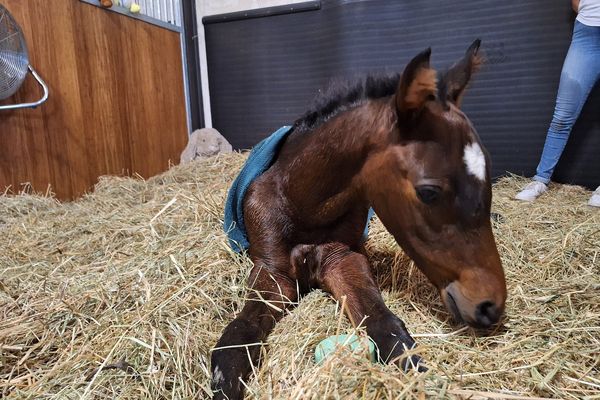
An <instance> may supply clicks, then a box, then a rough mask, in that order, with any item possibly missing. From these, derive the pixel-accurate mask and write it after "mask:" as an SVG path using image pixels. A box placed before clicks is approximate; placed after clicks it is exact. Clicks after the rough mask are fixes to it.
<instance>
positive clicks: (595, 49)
mask: <svg viewBox="0 0 600 400" xmlns="http://www.w3.org/2000/svg"><path fill="white" fill-rule="evenodd" d="M598 78H600V27H598V26H587V25H584V24H582V23H581V22H579V21H575V28H574V29H573V38H572V39H571V46H570V47H569V52H568V53H567V57H566V58H565V62H564V64H563V68H562V72H561V74H560V84H559V86H558V94H557V96H556V106H555V108H554V115H553V116H552V122H551V123H550V128H549V129H548V134H547V135H546V143H545V144H544V150H543V151H542V157H541V159H540V163H539V165H538V167H537V170H536V175H535V176H534V177H533V179H534V180H536V181H540V182H543V183H548V182H550V178H551V177H552V173H553V172H554V168H555V167H556V164H557V163H558V159H559V158H560V156H561V154H562V152H563V150H564V148H565V145H566V144H567V139H568V138H569V134H570V133H571V128H573V125H574V124H575V121H576V120H577V117H578V116H579V113H580V112H581V109H582V108H583V105H584V104H585V101H586V99H587V97H588V95H589V94H590V92H591V90H592V89H593V87H594V85H595V84H596V82H597V81H598Z"/></svg>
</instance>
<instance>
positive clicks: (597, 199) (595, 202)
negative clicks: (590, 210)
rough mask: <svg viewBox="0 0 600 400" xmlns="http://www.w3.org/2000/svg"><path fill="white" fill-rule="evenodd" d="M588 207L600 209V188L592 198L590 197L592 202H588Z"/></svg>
mask: <svg viewBox="0 0 600 400" xmlns="http://www.w3.org/2000/svg"><path fill="white" fill-rule="evenodd" d="M588 206H592V207H600V186H598V187H597V188H596V190H594V193H592V197H590V201H588Z"/></svg>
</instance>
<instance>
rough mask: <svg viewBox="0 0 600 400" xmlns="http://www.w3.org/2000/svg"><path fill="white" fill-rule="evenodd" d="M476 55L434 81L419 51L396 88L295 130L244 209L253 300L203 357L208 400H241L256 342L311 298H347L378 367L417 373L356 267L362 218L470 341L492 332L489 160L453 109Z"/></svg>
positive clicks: (502, 291)
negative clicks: (209, 376) (415, 271)
mask: <svg viewBox="0 0 600 400" xmlns="http://www.w3.org/2000/svg"><path fill="white" fill-rule="evenodd" d="M479 45H480V41H479V40H477V41H475V42H474V43H473V44H472V45H471V46H470V47H469V49H468V50H467V52H466V54H465V56H464V57H463V58H462V59H461V60H460V61H459V62H457V63H456V64H455V65H454V66H453V67H451V68H450V69H449V70H448V71H447V72H445V73H443V74H439V75H438V74H437V73H436V71H434V70H433V69H432V68H430V65H429V58H430V54H431V50H430V49H428V50H426V51H423V52H422V53H420V54H418V55H417V56H416V57H415V58H413V59H412V60H411V61H410V62H409V63H408V65H407V66H406V68H405V69H404V71H403V73H402V75H401V76H400V77H398V76H396V77H391V78H385V79H379V80H378V79H373V78H368V79H367V80H366V81H364V82H362V83H360V84H359V85H358V86H356V87H353V88H350V89H349V90H348V91H346V92H345V94H343V95H339V94H338V95H336V96H332V97H331V98H330V99H329V100H328V101H326V102H324V103H323V104H322V105H321V106H320V107H319V108H317V109H316V110H314V111H311V112H309V113H307V114H306V115H305V116H304V117H303V118H301V119H300V120H298V121H297V122H296V123H295V125H294V127H293V132H292V134H291V135H290V136H289V137H288V138H287V140H286V142H285V143H284V145H283V146H282V148H281V150H280V153H279V155H278V157H277V160H276V161H275V162H274V164H273V165H272V166H271V167H270V168H269V169H268V170H267V171H266V172H265V173H264V174H263V175H261V176H260V177H259V178H257V179H256V180H255V181H254V182H253V183H252V185H251V186H250V188H249V190H248V192H247V194H246V197H245V199H244V222H245V225H246V230H247V233H248V239H249V242H250V248H249V255H250V257H251V258H252V261H253V263H254V268H253V269H252V271H251V274H250V279H249V287H250V289H251V290H250V291H249V294H248V296H249V299H248V300H247V302H246V304H245V305H244V307H243V309H242V311H241V312H240V313H239V314H238V316H237V317H236V318H235V319H234V320H233V321H232V322H231V323H230V324H229V325H228V326H227V327H226V329H225V331H224V332H223V335H222V337H221V339H220V340H219V342H218V343H217V345H216V347H215V349H214V350H213V353H212V373H213V381H212V387H213V390H214V398H215V399H225V398H228V399H241V398H243V384H242V380H244V379H246V378H247V377H248V374H249V373H250V371H251V369H252V364H254V363H257V362H258V358H259V354H260V343H261V342H262V341H264V340H265V339H266V337H267V335H268V334H269V333H270V332H271V330H272V329H273V327H274V325H275V323H276V322H277V320H279V319H280V318H281V317H282V316H283V315H284V313H285V312H286V310H289V309H290V308H291V307H292V306H293V304H294V303H296V302H297V300H298V298H299V296H300V295H302V294H303V293H306V292H308V291H309V290H311V289H313V288H322V289H323V290H326V291H327V292H329V293H331V294H332V296H333V297H334V298H335V299H340V297H341V296H346V298H347V300H346V304H347V305H348V313H349V318H350V319H351V321H352V323H353V324H358V323H361V322H362V324H363V325H364V326H365V327H366V330H367V333H368V334H369V336H371V338H372V339H373V340H374V342H375V343H376V345H377V347H378V351H379V358H380V360H381V361H388V360H399V362H401V363H403V365H406V364H417V363H418V358H413V359H411V360H406V359H403V357H402V354H403V353H404V351H405V349H406V348H412V347H413V346H414V344H415V342H414V340H413V339H412V338H411V336H410V334H409V333H408V331H407V330H406V328H405V326H404V323H403V322H402V321H401V320H400V319H399V318H398V317H397V316H395V315H394V314H393V313H392V312H391V311H390V310H389V309H388V308H387V307H386V306H385V304H384V302H383V299H382V297H381V294H380V291H379V288H378V287H377V285H376V283H375V280H374V279H373V276H372V273H371V270H370V268H369V263H368V260H367V258H366V257H365V254H364V248H363V229H364V226H365V221H366V218H367V212H368V209H369V207H373V209H374V210H375V212H376V213H377V216H378V217H379V218H380V219H381V221H382V222H383V224H384V225H385V227H386V229H387V230H388V231H389V232H390V233H391V234H392V235H393V236H394V238H395V239H396V241H397V242H398V244H399V245H400V246H401V247H402V249H403V250H404V251H405V252H406V253H407V254H408V255H409V256H410V257H411V258H412V259H413V260H414V261H415V263H416V265H417V266H418V267H419V268H420V269H421V270H422V271H423V272H424V273H425V275H426V276H427V277H428V279H429V280H430V281H431V282H432V283H433V284H434V285H435V286H436V287H437V288H438V289H439V291H440V294H441V297H442V300H443V302H444V304H445V305H446V307H447V308H448V310H449V311H450V312H451V313H452V315H453V316H454V317H455V318H456V319H458V320H460V321H464V322H466V323H467V324H469V325H472V326H475V327H479V328H489V327H491V326H492V325H494V324H495V323H497V322H498V321H499V319H500V317H501V316H502V314H503V312H504V304H505V301H506V284H505V280H504V271H503V269H502V264H501V262H500V257H499V255H498V251H497V248H496V244H495V241H494V236H493V233H492V227H491V223H490V206H491V198H492V190H491V180H490V160H489V155H488V154H487V152H486V151H485V150H484V148H483V145H482V144H481V141H480V139H479V137H478V135H477V133H476V131H475V129H474V127H473V125H472V124H471V122H470V121H469V119H468V118H467V116H466V115H465V114H464V113H463V112H462V111H461V110H460V109H459V107H460V102H461V97H462V94H463V92H464V90H465V88H466V86H467V84H468V83H469V80H470V78H471V74H472V73H473V72H474V71H475V70H476V69H477V67H478V65H479V63H480V60H479V57H478V49H479ZM257 343H258V344H259V345H257ZM413 357H414V356H413Z"/></svg>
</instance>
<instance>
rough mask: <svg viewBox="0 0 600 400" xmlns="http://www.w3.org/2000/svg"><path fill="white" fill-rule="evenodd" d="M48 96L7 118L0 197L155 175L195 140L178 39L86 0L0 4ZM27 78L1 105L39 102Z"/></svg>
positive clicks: (79, 190) (0, 133)
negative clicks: (104, 178)
mask: <svg viewBox="0 0 600 400" xmlns="http://www.w3.org/2000/svg"><path fill="white" fill-rule="evenodd" d="M2 4H3V5H4V6H5V7H6V8H7V9H8V10H9V11H10V13H11V14H12V15H13V17H14V18H15V19H16V20H17V22H18V23H19V25H20V26H21V28H22V29H23V32H24V34H25V38H26V41H27V45H28V48H29V57H30V63H31V64H32V65H33V66H34V68H35V69H36V70H37V71H38V72H39V73H40V75H41V76H42V77H43V79H44V80H45V81H46V83H47V84H48V86H49V88H50V97H49V99H48V101H47V102H46V103H44V104H43V105H42V106H40V107H38V108H37V109H25V110H16V111H0V190H3V191H4V190H6V188H9V190H10V191H12V192H18V191H19V190H20V189H21V188H22V185H23V184H24V183H30V184H31V186H32V187H33V189H34V190H36V191H45V190H46V189H47V187H48V185H50V186H51V188H52V190H53V191H54V192H55V193H56V196H57V197H58V198H59V199H63V200H68V199H73V198H76V197H77V196H80V195H81V194H83V193H85V192H86V191H90V190H91V189H92V187H93V185H94V184H95V183H96V182H97V179H98V177H99V176H101V175H106V174H116V175H123V174H125V175H131V174H134V173H136V174H140V175H141V176H143V177H150V176H152V175H155V174H157V173H159V172H162V171H164V170H166V169H167V168H168V166H169V163H177V162H178V160H179V154H180V152H181V151H182V150H183V148H184V147H185V144H186V142H187V126H186V115H185V98H184V87H183V85H184V82H183V72H182V71H183V69H182V60H181V46H180V41H179V40H180V38H179V34H178V33H176V32H173V31H170V30H168V29H164V28H161V27H159V26H155V25H151V24H148V23H146V22H142V21H139V20H135V19H132V18H129V17H127V16H124V15H120V14H117V13H113V12H109V11H107V10H104V9H101V8H98V7H94V6H92V5H89V4H85V3H82V2H80V1H78V0H52V1H48V0H2ZM39 95H40V89H39V88H38V86H37V84H36V83H35V82H34V81H33V79H32V78H31V77H28V78H27V79H26V81H25V83H24V85H23V86H22V87H21V89H20V90H19V91H18V92H17V94H15V95H14V96H13V97H12V98H10V99H7V100H5V101H2V102H1V104H6V103H15V102H23V101H28V100H29V101H31V100H32V99H37V98H39Z"/></svg>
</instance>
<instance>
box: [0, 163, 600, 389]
mask: <svg viewBox="0 0 600 400" xmlns="http://www.w3.org/2000/svg"><path fill="white" fill-rule="evenodd" d="M244 158H245V155H243V154H231V155H221V156H218V157H216V158H211V159H208V160H204V161H200V162H193V163H191V164H187V165H184V166H178V167H173V168H171V169H170V170H169V171H168V172H166V173H164V174H162V175H160V176H157V177H154V178H152V179H149V180H146V181H144V180H141V179H133V178H118V177H110V178H102V179H101V180H100V182H99V183H98V184H97V186H96V188H95V191H94V193H93V194H90V195H88V196H85V197H84V198H82V199H80V200H78V201H75V202H71V203H59V202H57V201H56V200H54V199H52V198H51V197H44V196H38V195H32V194H26V193H25V194H20V195H17V196H3V197H0V397H5V398H11V399H12V398H15V399H17V398H36V399H38V398H60V399H75V398H86V399H87V398H91V399H104V398H110V399H113V398H119V399H137V398H146V399H162V398H190V397H194V396H195V397H196V398H206V397H208V396H209V393H210V387H209V376H210V373H209V363H208V360H209V354H210V349H211V347H212V346H214V344H215V343H216V341H217V339H218V337H219V335H220V333H221V331H222V329H223V328H224V326H225V325H226V324H227V323H228V322H229V321H231V319H232V318H233V317H234V315H235V314H236V312H238V311H239V310H240V307H241V305H242V303H243V299H244V296H245V292H244V280H245V278H246V276H247V275H248V272H249V269H250V268H251V263H250V262H249V260H248V259H247V258H245V257H243V256H238V255H236V254H235V253H232V252H231V251H230V249H229V248H228V246H227V242H226V238H225V236H224V234H223V232H222V230H221V218H222V207H223V204H224V200H225V195H226V191H227V188H228V186H229V184H230V183H231V181H232V180H233V178H234V176H235V174H236V172H237V171H238V170H239V168H240V166H241V164H242V163H243V160H244ZM524 182H525V180H524V179H523V178H518V177H509V178H504V179H502V180H500V181H499V182H498V183H497V184H496V185H495V187H494V191H495V194H494V205H493V211H494V212H496V213H498V214H500V216H499V217H498V218H497V222H494V229H495V233H496V239H497V242H498V246H499V250H500V254H501V256H502V260H503V263H504V267H505V270H506V275H507V281H508V289H509V299H508V304H507V318H506V321H505V323H504V325H503V327H501V328H499V329H498V330H497V331H496V332H494V333H493V334H491V335H488V336H479V335H477V334H476V333H475V332H473V331H472V330H470V329H467V328H461V327H459V326H456V325H454V324H453V323H452V321H450V320H449V317H448V314H447V313H446V312H445V311H444V309H443V306H442V304H441V301H440V299H439V296H438V294H437V293H436V291H435V290H434V289H433V287H432V286H431V285H430V284H429V283H428V282H427V281H426V279H425V278H424V277H423V276H422V275H421V273H420V272H419V271H418V270H417V269H416V268H415V266H414V265H413V264H412V263H411V262H410V260H409V259H407V257H406V256H404V255H403V253H402V252H401V250H399V248H398V247H397V245H395V244H394V241H393V239H392V238H391V237H390V235H389V234H388V233H386V232H385V230H384V229H383V228H382V226H381V224H380V223H379V222H377V221H376V222H375V223H374V226H373V228H372V230H371V235H370V239H369V242H368V251H369V253H370V255H371V259H372V261H373V268H374V271H375V274H376V276H377V279H378V281H379V283H380V284H381V286H382V288H383V291H384V297H385V298H386V301H387V304H388V305H389V307H390V308H391V309H392V310H393V311H394V312H396V313H397V314H398V315H399V316H401V318H403V319H404V321H405V322H406V324H407V326H408V328H409V330H410V331H411V332H412V333H413V334H414V336H415V338H416V339H417V341H418V343H419V345H420V346H419V349H418V350H419V352H420V354H421V355H422V356H423V357H424V358H425V359H426V360H427V362H428V364H429V366H430V369H429V371H428V372H426V373H422V374H417V373H413V372H411V373H408V374H403V373H402V372H400V371H399V370H398V368H396V367H395V366H391V365H387V366H384V365H379V364H371V363H370V362H369V361H368V360H366V359H365V358H363V357H362V356H360V355H352V354H348V353H344V352H343V351H339V352H338V353H336V355H335V356H334V357H331V358H329V359H328V361H326V362H325V363H324V364H322V365H315V364H314V362H313V358H312V357H313V350H314V347H315V346H316V344H317V343H318V342H319V341H320V340H322V339H324V338H325V337H327V336H329V335H332V334H335V333H338V332H339V333H349V332H351V331H352V329H351V327H350V325H349V323H348V321H347V320H346V318H345V317H343V314H341V313H340V310H341V308H342V307H341V305H339V304H336V303H335V302H334V301H332V300H331V299H330V298H329V297H328V296H327V295H326V294H325V293H323V292H320V291H315V292H313V293H311V294H310V295H308V296H306V297H305V298H304V299H302V301H301V302H300V303H299V305H298V306H297V307H296V308H295V309H294V310H293V311H291V312H290V313H289V314H288V315H287V316H285V317H284V319H283V320H282V321H281V322H280V323H279V324H278V325H277V327H276V329H275V331H274V332H273V334H272V335H271V336H270V337H269V340H268V348H267V346H265V348H264V350H265V351H264V360H263V364H262V367H261V368H260V369H258V370H256V371H255V375H254V377H253V378H252V379H251V380H250V381H249V383H248V390H247V393H248V397H249V398H261V399H262V398H280V399H324V398H332V399H337V398H340V399H353V398H354V399H359V398H364V399H392V398H416V399H423V398H431V397H439V398H472V399H485V398H491V399H498V398H513V399H518V398H529V397H549V398H566V399H576V398H588V399H592V398H600V296H599V294H600V213H599V212H598V211H597V210H593V209H591V208H589V207H587V206H586V205H585V202H586V200H587V198H588V196H589V192H588V191H586V190H584V189H582V188H579V187H573V186H562V185H554V186H552V188H551V190H550V192H549V193H548V194H547V195H544V196H543V197H542V198H541V199H540V200H539V201H537V202H536V203H534V204H523V203H517V202H515V201H513V200H511V196H512V195H514V193H515V192H516V190H517V189H518V188H519V187H520V186H521V185H523V184H524Z"/></svg>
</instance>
